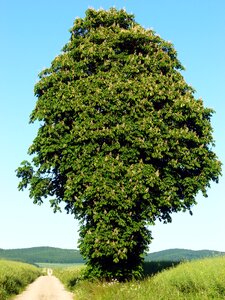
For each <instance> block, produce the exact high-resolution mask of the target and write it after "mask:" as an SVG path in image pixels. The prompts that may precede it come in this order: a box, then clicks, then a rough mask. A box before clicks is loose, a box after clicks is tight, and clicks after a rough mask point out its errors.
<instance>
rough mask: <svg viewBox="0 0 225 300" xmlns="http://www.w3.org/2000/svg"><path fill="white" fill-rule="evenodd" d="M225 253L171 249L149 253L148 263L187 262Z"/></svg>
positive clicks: (224, 253)
mask: <svg viewBox="0 0 225 300" xmlns="http://www.w3.org/2000/svg"><path fill="white" fill-rule="evenodd" d="M223 255H225V252H220V251H212V250H187V249H169V250H163V251H159V252H154V253H149V254H147V256H146V259H145V260H146V261H187V260H193V259H200V258H205V257H213V256H223Z"/></svg>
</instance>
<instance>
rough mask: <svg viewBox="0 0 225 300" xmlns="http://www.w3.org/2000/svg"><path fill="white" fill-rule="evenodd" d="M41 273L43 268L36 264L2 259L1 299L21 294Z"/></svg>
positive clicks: (0, 265)
mask: <svg viewBox="0 0 225 300" xmlns="http://www.w3.org/2000/svg"><path fill="white" fill-rule="evenodd" d="M40 275H41V269H38V268H37V267H35V266H32V265H29V264H25V263H21V262H15V261H6V260H0V299H1V300H6V299H9V298H11V297H12V296H13V295H17V294H19V293H20V292H21V291H22V290H23V289H24V288H25V287H26V286H27V285H28V284H29V283H31V282H33V281H34V280H35V279H36V278H37V277H39V276H40Z"/></svg>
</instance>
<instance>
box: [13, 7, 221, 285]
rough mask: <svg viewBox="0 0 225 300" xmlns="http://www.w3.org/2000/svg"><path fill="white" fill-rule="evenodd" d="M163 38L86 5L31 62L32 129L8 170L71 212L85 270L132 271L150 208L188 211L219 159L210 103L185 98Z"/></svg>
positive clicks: (161, 214) (158, 214) (145, 241)
mask: <svg viewBox="0 0 225 300" xmlns="http://www.w3.org/2000/svg"><path fill="white" fill-rule="evenodd" d="M182 70H183V67H182V65H181V63H180V62H179V60H178V59H177V53H176V51H175V49H174V47H173V45H172V44H171V43H169V42H167V41H164V40H163V39H162V38H160V37H159V36H158V35H157V34H155V32H153V31H152V30H149V29H144V28H143V27H141V26H140V25H139V24H137V23H136V22H135V20H134V16H133V15H131V14H128V13H127V12H126V11H124V10H116V9H114V8H112V9H110V10H108V11H105V10H98V11H96V10H94V9H88V10H87V11H86V16H85V17H84V18H83V19H82V18H78V19H76V20H75V22H74V26H73V28H72V29H71V38H70V41H69V42H68V43H67V44H66V45H65V47H64V48H63V51H62V53H61V54H60V55H59V56H57V57H56V58H55V59H54V60H53V62H52V64H51V66H50V67H49V68H48V69H45V70H44V71H43V72H41V73H40V75H39V76H40V80H39V82H38V83H37V84H36V86H35V95H36V96H37V98H38V99H37V103H36V107H35V108H34V110H33V112H32V114H31V117H30V122H31V123H33V122H34V121H40V128H39V130H38V133H37V136H36V138H35V139H34V141H33V144H32V145H31V147H30V148H29V150H28V153H29V154H30V155H32V161H31V162H28V161H24V162H22V164H21V166H20V167H19V168H18V169H17V176H18V177H19V178H20V183H19V190H23V189H24V188H29V190H30V197H31V198H33V201H34V203H38V204H40V203H42V202H43V200H44V199H46V198H49V197H52V199H51V200H50V203H51V206H52V207H53V209H54V211H57V210H58V209H60V203H61V202H62V203H65V209H66V211H67V212H68V213H71V214H74V216H75V217H76V218H78V219H79V220H80V224H81V226H80V240H79V243H80V244H79V245H80V251H81V253H82V255H83V256H84V258H86V259H87V274H88V276H89V277H101V278H105V279H109V280H110V279H112V278H117V279H118V280H125V279H129V278H132V277H138V276H140V274H141V272H142V262H143V254H144V252H145V251H146V250H147V249H148V245H149V243H150V242H151V239H152V237H151V231H150V230H149V228H148V225H153V224H154V223H155V221H156V220H157V219H159V220H161V221H163V222H171V214H172V213H173V212H178V211H187V210H188V211H190V212H191V208H192V206H193V205H194V204H196V200H195V196H196V195H197V194H198V193H199V192H200V191H201V192H202V193H203V195H204V196H207V193H206V191H207V188H209V187H210V182H211V181H215V182H217V181H218V177H219V175H220V170H221V164H220V162H219V161H218V160H217V157H216V155H215V153H214V152H213V151H212V146H213V145H214V141H213V137H212V127H211V123H210V118H211V115H212V113H213V110H212V109H209V108H204V106H203V101H202V100H201V99H195V97H194V90H193V88H192V87H190V86H189V85H188V84H187V83H186V82H185V80H184V78H183V76H182V74H181V72H180V71H182Z"/></svg>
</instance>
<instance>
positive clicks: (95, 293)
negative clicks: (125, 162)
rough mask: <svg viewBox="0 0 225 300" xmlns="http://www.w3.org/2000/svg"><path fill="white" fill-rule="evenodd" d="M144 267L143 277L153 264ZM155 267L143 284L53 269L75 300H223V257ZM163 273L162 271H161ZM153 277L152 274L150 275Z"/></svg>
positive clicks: (81, 272)
mask: <svg viewBox="0 0 225 300" xmlns="http://www.w3.org/2000/svg"><path fill="white" fill-rule="evenodd" d="M150 264H152V265H151V268H150V265H149V263H147V264H146V265H145V271H146V275H147V273H148V272H149V271H150V270H152V267H153V263H150ZM169 266H170V265H169V264H168V263H166V264H165V265H163V263H161V264H159V263H158V271H160V272H159V273H157V264H156V265H155V270H154V272H152V273H149V275H148V276H146V277H145V278H144V279H143V280H140V281H130V282H126V283H119V282H118V281H116V280H112V281H110V282H102V281H97V280H96V281H92V282H91V281H86V280H82V274H83V271H82V270H83V269H84V267H70V268H67V269H56V270H55V272H54V273H55V275H56V276H57V277H59V279H60V280H62V282H63V283H64V284H65V286H66V287H67V288H68V289H69V290H70V291H72V292H73V293H74V295H75V296H74V297H75V299H77V300H85V299H92V300H118V299H120V300H127V299H129V300H132V299H135V300H151V299H152V300H155V299H162V300H163V299H165V300H166V299H187V300H188V299H192V300H193V299H194V300H195V299H199V300H200V299H201V300H204V299H225V257H215V258H206V259H202V260H198V261H192V262H182V263H180V264H178V265H174V266H173V267H171V268H170V269H164V267H165V268H168V267H169ZM163 269H164V270H163ZM153 273H155V274H153Z"/></svg>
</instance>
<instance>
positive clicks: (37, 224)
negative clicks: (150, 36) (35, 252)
mask: <svg viewBox="0 0 225 300" xmlns="http://www.w3.org/2000/svg"><path fill="white" fill-rule="evenodd" d="M111 6H116V7H117V8H126V10H127V11H128V12H131V13H134V14H135V18H136V21H137V22H138V23H140V24H141V25H142V26H144V27H145V28H153V29H154V30H155V31H156V32H157V33H158V34H159V35H160V36H161V37H162V38H164V39H166V40H170V41H172V43H173V44H174V46H175V48H176V50H177V52H178V57H179V59H180V61H181V62H182V64H183V65H184V66H185V68H186V71H185V72H184V74H183V75H184V77H185V79H186V81H187V82H188V83H189V84H190V85H192V86H193V87H194V88H195V89H196V97H202V98H203V100H204V103H205V106H207V107H211V108H213V109H214V110H215V111H216V113H215V114H214V116H213V118H212V124H213V128H214V139H215V142H216V147H215V151H216V153H217V155H218V157H219V159H220V160H221V161H222V162H223V163H225V145H224V144H225V143H224V131H225V105H224V102H223V101H224V99H225V56H224V54H225V18H224V14H225V1H224V0H214V1H211V0H188V1H179V0H171V1H168V0H158V1H152V0H139V1H135V0H121V1H113V0H108V1H100V0H98V1H97V0H96V1H94V0H93V1H91V0H82V1H74V0H73V1H72V0H64V1H57V0H54V1H53V0H48V1H46V0H39V1H36V2H34V1H30V0H29V1H28V0H27V1H26V0H20V1H16V0H14V1H13V0H7V1H6V0H1V1H0V38H1V47H0V87H1V92H0V104H1V109H0V130H1V148H0V149H1V155H0V166H1V169H0V176H1V178H0V192H1V194H0V248H4V249H8V248H21V247H31V246H44V245H46V246H55V247H61V248H77V240H78V228H79V224H78V222H77V221H76V220H74V218H73V216H71V215H67V214H66V213H64V212H63V213H62V214H60V213H57V214H54V213H53V212H52V210H51V209H50V208H49V205H48V203H46V204H44V205H43V206H37V205H34V204H33V203H32V200H30V199H29V197H28V193H27V192H26V191H25V192H19V191H18V190H17V184H18V180H17V178H16V176H15V169H16V168H17V167H18V166H19V164H20V162H21V161H22V160H24V159H28V156H27V154H26V153H27V149H28V147H29V146H30V145H31V143H32V141H33V139H34V137H35V135H36V131H37V128H38V124H35V125H30V124H29V123H28V121H29V115H30V113H31V111H32V109H33V108H34V105H35V102H36V99H35V97H34V95H33V88H34V85H35V83H36V82H37V80H38V76H37V75H38V73H39V72H40V71H41V70H42V69H43V68H45V67H48V66H49V65H50V63H51V61H52V60H53V59H54V57H55V56H56V55H58V54H59V53H60V51H61V49H62V47H63V46H64V44H65V43H66V42H67V41H68V39H69V31H68V30H69V28H71V27H72V25H73V21H74V19H75V18H76V17H77V16H79V17H83V16H84V13H85V10H86V9H87V8H88V7H94V8H96V9H98V8H100V7H102V8H105V9H108V8H109V7H111ZM224 195H225V180H224V177H221V178H220V182H219V184H212V186H211V189H210V190H209V191H208V196H209V197H208V198H204V197H202V196H201V195H199V196H198V197H197V200H198V205H197V206H195V207H194V208H193V213H194V215H193V216H190V215H189V214H188V213H179V214H175V215H173V222H172V223H171V224H166V225H165V224H161V223H159V222H157V224H156V225H155V226H154V227H152V233H153V237H154V240H153V242H152V244H151V245H150V251H151V252H154V251H159V250H163V249H168V248H188V249H194V250H195V249H214V250H220V251H225V239H224V236H223V231H224V229H225V218H224V211H225V201H224V199H225V196H224Z"/></svg>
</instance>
